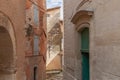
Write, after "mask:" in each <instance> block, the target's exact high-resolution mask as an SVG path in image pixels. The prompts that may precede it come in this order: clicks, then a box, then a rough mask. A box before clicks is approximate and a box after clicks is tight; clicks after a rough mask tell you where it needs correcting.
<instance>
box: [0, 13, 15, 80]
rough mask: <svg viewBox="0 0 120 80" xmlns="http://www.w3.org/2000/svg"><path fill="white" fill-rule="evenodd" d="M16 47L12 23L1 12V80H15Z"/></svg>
mask: <svg viewBox="0 0 120 80" xmlns="http://www.w3.org/2000/svg"><path fill="white" fill-rule="evenodd" d="M15 47H16V45H15V36H14V30H13V26H12V23H11V21H10V20H9V18H8V17H7V16H6V15H5V14H4V13H2V12H0V80H15V72H16V70H15V53H16V50H15Z"/></svg>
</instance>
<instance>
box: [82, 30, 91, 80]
mask: <svg viewBox="0 0 120 80" xmlns="http://www.w3.org/2000/svg"><path fill="white" fill-rule="evenodd" d="M81 55H82V80H90V78H89V28H84V29H83V30H82V31H81Z"/></svg>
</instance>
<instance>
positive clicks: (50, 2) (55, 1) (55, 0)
mask: <svg viewBox="0 0 120 80" xmlns="http://www.w3.org/2000/svg"><path fill="white" fill-rule="evenodd" d="M56 6H60V7H61V9H60V19H61V20H63V0H47V8H53V7H56Z"/></svg>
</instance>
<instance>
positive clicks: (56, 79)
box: [46, 73, 63, 80]
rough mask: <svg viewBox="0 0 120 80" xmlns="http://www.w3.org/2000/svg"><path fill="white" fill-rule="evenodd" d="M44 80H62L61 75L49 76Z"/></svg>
mask: <svg viewBox="0 0 120 80" xmlns="http://www.w3.org/2000/svg"><path fill="white" fill-rule="evenodd" d="M46 80H63V74H62V73H58V74H51V75H50V76H49V77H48V78H47V79H46Z"/></svg>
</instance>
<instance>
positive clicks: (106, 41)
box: [64, 0, 120, 80]
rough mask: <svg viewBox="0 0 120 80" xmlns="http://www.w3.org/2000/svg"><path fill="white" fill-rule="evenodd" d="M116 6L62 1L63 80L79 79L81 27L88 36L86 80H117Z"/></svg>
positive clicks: (119, 23)
mask: <svg viewBox="0 0 120 80" xmlns="http://www.w3.org/2000/svg"><path fill="white" fill-rule="evenodd" d="M71 3H72V4H71ZM119 3H120V1H119V0H64V19H65V20H64V26H65V27H64V33H65V34H64V59H65V61H64V80H81V79H82V66H81V65H82V59H81V51H80V50H81V47H80V31H81V30H82V29H83V28H84V27H88V28H89V36H90V39H89V42H90V44H89V65H90V79H89V80H120V77H119V76H120V71H119V70H120V58H119V57H120V54H119V53H120V37H119V34H120V19H119V17H120V5H119Z"/></svg>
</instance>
